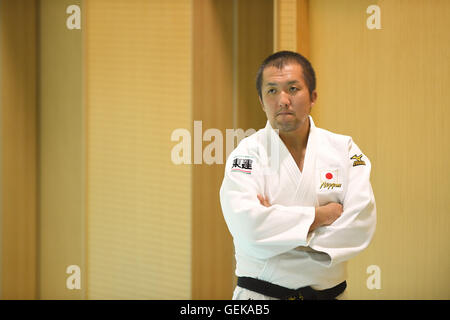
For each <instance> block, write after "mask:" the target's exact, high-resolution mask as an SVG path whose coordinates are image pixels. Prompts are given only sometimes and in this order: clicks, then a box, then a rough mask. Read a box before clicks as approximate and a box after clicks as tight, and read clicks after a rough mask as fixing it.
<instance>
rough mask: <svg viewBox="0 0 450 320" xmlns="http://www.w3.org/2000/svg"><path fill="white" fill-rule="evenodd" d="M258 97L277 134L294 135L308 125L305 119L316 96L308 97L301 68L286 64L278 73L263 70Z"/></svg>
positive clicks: (314, 92) (274, 70)
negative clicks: (260, 96)
mask: <svg viewBox="0 0 450 320" xmlns="http://www.w3.org/2000/svg"><path fill="white" fill-rule="evenodd" d="M261 95H262V100H261V98H260V102H261V105H262V107H263V110H264V112H265V113H266V115H267V119H268V120H269V122H270V124H271V125H272V128H274V129H278V130H279V132H280V133H289V132H294V131H296V130H299V129H302V128H304V127H305V126H306V125H308V124H309V121H308V116H309V114H310V113H311V107H312V105H313V104H314V102H315V101H316V98H317V93H316V91H313V92H312V94H311V95H310V94H309V91H308V86H307V85H306V83H305V80H304V79H303V69H302V66H301V65H299V64H297V63H290V64H286V65H284V66H283V68H281V69H278V68H277V67H273V66H269V67H267V68H265V69H264V72H263V81H262V87H261Z"/></svg>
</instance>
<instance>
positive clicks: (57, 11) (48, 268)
mask: <svg viewBox="0 0 450 320" xmlns="http://www.w3.org/2000/svg"><path fill="white" fill-rule="evenodd" d="M82 4H83V3H82V1H81V0H74V1H72V0H41V1H40V2H39V53H38V56H39V77H38V80H39V87H38V88H39V99H38V103H39V183H38V186H39V278H38V281H39V298H40V299H82V298H84V297H85V291H86V288H85V286H84V277H85V275H86V269H85V262H84V254H85V239H84V237H85V217H84V214H85V211H84V199H85V188H84V178H85V176H84V174H85V173H84V141H83V140H84V129H83V128H84V112H83V101H82V81H83V80H82V70H83V65H82V46H83V44H82V32H83V31H84V30H83V29H82V30H79V29H72V30H69V29H68V28H67V27H66V19H67V18H68V17H69V14H67V13H66V8H67V7H69V6H70V5H78V6H79V7H82ZM83 20H84V17H83V16H82V17H81V21H83ZM70 265H77V266H79V267H80V271H81V275H80V276H81V280H82V286H81V289H68V288H67V286H66V280H67V278H68V277H69V276H70V275H69V274H67V273H66V270H67V267H68V266H70Z"/></svg>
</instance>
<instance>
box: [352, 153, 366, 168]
mask: <svg viewBox="0 0 450 320" xmlns="http://www.w3.org/2000/svg"><path fill="white" fill-rule="evenodd" d="M362 157H363V154H360V155H359V156H358V155H356V154H355V155H354V156H353V157H351V158H350V160H355V161H353V166H354V167H356V166H365V165H366V163H365V162H364V161H363V160H362Z"/></svg>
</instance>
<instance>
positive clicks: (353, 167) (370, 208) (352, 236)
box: [309, 139, 376, 267]
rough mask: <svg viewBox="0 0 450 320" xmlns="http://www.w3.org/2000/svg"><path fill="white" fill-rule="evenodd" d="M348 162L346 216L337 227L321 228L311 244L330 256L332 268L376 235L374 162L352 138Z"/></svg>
mask: <svg viewBox="0 0 450 320" xmlns="http://www.w3.org/2000/svg"><path fill="white" fill-rule="evenodd" d="M359 156H361V157H360V158H358V157H359ZM347 160H348V180H347V183H348V186H347V191H346V193H345V196H344V201H343V204H342V205H343V212H342V215H341V216H340V217H339V218H338V219H337V220H336V221H334V223H333V224H331V225H329V226H323V227H320V228H317V229H316V230H315V231H314V232H313V236H312V238H311V241H310V244H309V246H310V247H311V248H312V249H314V250H317V251H321V252H325V253H326V254H328V256H329V257H330V260H329V261H327V262H325V265H326V266H328V267H330V266H332V265H335V264H337V263H340V262H343V261H346V260H349V259H350V258H352V257H354V256H356V255H357V254H358V253H360V252H361V251H362V250H364V249H365V248H366V247H367V246H368V245H369V243H370V241H371V240H372V237H373V234H374V232H375V226H376V206H375V198H374V195H373V190H372V186H371V184H370V171H371V163H370V161H369V159H368V158H367V157H366V156H365V155H364V154H363V153H362V152H361V150H360V149H359V148H358V146H357V145H356V144H355V143H354V142H353V141H352V139H350V140H349V148H348V159H347Z"/></svg>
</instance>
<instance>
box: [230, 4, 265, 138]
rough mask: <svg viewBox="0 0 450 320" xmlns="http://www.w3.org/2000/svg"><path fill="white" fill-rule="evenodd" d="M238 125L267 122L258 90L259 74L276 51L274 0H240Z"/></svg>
mask: <svg viewBox="0 0 450 320" xmlns="http://www.w3.org/2000/svg"><path fill="white" fill-rule="evenodd" d="M237 19H238V34H237V37H238V41H237V43H238V48H237V51H238V61H237V64H238V65H237V70H238V76H237V82H238V83H237V93H236V94H237V96H238V105H237V110H236V113H237V115H236V117H237V119H238V121H237V127H238V128H242V129H244V130H247V129H248V128H253V129H255V130H258V129H261V128H263V127H264V126H265V125H266V121H267V118H266V114H265V113H264V111H263V110H262V108H261V104H260V103H259V100H258V94H257V92H256V86H255V80H256V73H257V71H258V68H259V66H260V64H261V62H262V61H263V60H264V59H265V58H266V57H267V56H269V55H270V54H272V52H273V51H272V50H273V0H245V1H238V17H237Z"/></svg>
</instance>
